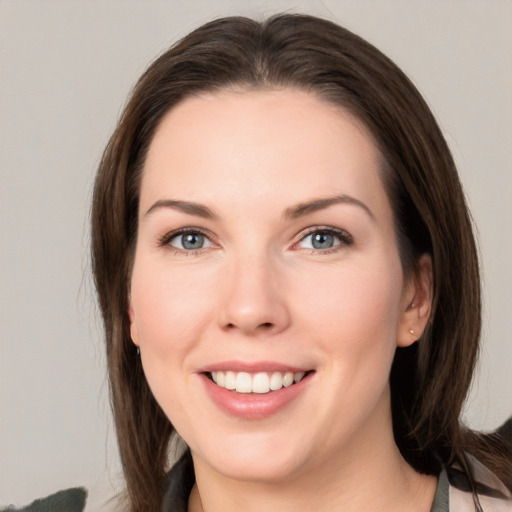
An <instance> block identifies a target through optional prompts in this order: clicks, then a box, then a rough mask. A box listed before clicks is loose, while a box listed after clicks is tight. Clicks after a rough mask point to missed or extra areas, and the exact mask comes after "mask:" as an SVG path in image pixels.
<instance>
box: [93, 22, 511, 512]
mask: <svg viewBox="0 0 512 512" xmlns="http://www.w3.org/2000/svg"><path fill="white" fill-rule="evenodd" d="M92 245H93V247H92V250H93V267H94V275H95V280H96V286H97V290H98V296H99V302H100V307H101V310H102V313H103V318H104V324H105V330H106V341H107V357H108V366H109V375H110V382H111V393H112V403H113V411H114V417H115V423H116V429H117V434H118V440H119V447H120V453H121V459H122V463H123V468H124V471H125V476H126V481H127V488H128V493H129V499H130V510H133V511H143V510H144V511H146V510H147V511H149V510H151V511H153V510H159V509H162V510H172V511H174V510H187V507H188V510H191V511H196V510H204V511H209V512H212V511H216V510H220V509H221V508H222V510H232V509H236V510H262V509H264V510H278V509H279V510H291V509H292V507H293V510H309V509H311V508H312V507H315V508H316V509H317V510H344V511H346V510H367V509H368V510H370V509H372V510H388V509H389V510H395V511H396V510H418V511H422V510H425V511H428V510H448V508H447V507H448V503H447V493H448V492H449V493H450V494H449V495H450V501H451V503H450V505H449V506H450V510H452V511H453V510H474V509H475V508H474V507H477V509H479V507H480V506H483V508H484V509H485V507H487V506H489V507H508V508H501V510H508V509H510V501H507V499H506V498H507V496H510V493H509V491H508V490H507V488H506V487H505V485H503V483H501V482H499V481H497V480H496V479H495V477H494V475H493V474H492V473H489V471H488V470H486V469H485V468H484V467H483V466H482V464H481V463H483V464H485V465H486V466H487V467H488V468H490V469H492V470H493V471H494V473H496V475H498V476H499V477H500V478H501V479H502V480H503V482H504V483H506V484H507V485H508V486H509V487H511V486H512V482H511V479H510V456H509V454H508V453H507V452H506V450H507V449H508V447H507V446H506V445H505V441H504V440H502V439H501V438H500V437H499V436H497V435H494V436H488V437H485V436H483V435H479V434H476V433H472V432H469V431H467V430H465V429H463V427H462V426H461V425H460V422H459V416H460V411H461V407H462V404H463V401H464V398H465V396H466V393H467V390H468V387H469V384H470V381H471V377H472V373H473V368H474V364H475V359H476V355H477V350H478V339H479V331H480V289H479V272H478V262H477V256H476V250H475V243H474V239H473V234H472V229H471V223H470V219H469V214H468V211H467V207H466V204H465V200H464V196H463V193H462V190H461V186H460V183H459V179H458V176H457V172H456V169H455V166H454V163H453V160H452V158H451V155H450V152H449V149H448V147H447V145H446V142H445V140H444V138H443V136H442V134H441V132H440V130H439V128H438V126H437V124H436V122H435V120H434V118H433V116H432V114H431V113H430V111H429V109H428V107H427V106H426V104H425V102H424V101H423V99H422V98H421V96H420V95H419V93H418V92H417V91H416V89H415V88H414V86H413V85H412V84H411V83H410V82H409V80H408V79H407V78H406V77H405V76H404V74H403V73H402V72H401V71H400V70H399V69H397V67H396V66H395V65H394V64H393V63H392V62H391V61H390V60H389V59H388V58H386V57H385V56H383V55H382V54H381V53H380V52H379V51H378V50H376V49H375V48H374V47H372V46H371V45H370V44H368V43H367V42H365V41H363V40H362V39H360V38H359V37H357V36H355V35H354V34H352V33H350V32H348V31H346V30H344V29H342V28H340V27H338V26H337V25H334V24H332V23H330V22H327V21H324V20H320V19H316V18H312V17H308V16H298V15H281V16H277V17H274V18H271V19H270V20H268V21H266V22H264V23H262V24H260V23H257V22H255V21H252V20H249V19H245V18H227V19H222V20H218V21H214V22H212V23H209V24H207V25H205V26H203V27H200V28H199V29H197V30H196V31H194V32H192V33H191V34H190V35H189V36H187V37H185V38H184V39H183V40H182V41H180V42H179V43H178V44H177V45H176V46H175V47H173V48H171V49H170V50H169V51H168V52H166V53H165V54H163V55H162V56H161V57H160V58H158V59H157V60H156V61H155V62H154V63H153V64H152V65H151V66H150V67H149V69H148V70H147V71H146V72H145V74H144V75H143V76H142V77H141V79H140V80H139V82H138V84H137V86H136V87H135V90H134V91H133V93H132V96H131V98H130V100H129V102H128V104H127V106H126V108H125V111H124V113H123V115H122V117H121V120H120V122H119V125H118V128H117V129H116V131H115V133H114V135H113V136H112V138H111V140H110V142H109V145H108V146H107V149H106V151H105V154H104V157H103V160H102V162H101V165H100V168H99V172H98V176H97V180H96V186H95V192H94V202H93V211H92ZM178 434H179V435H180V436H181V437H182V438H183V440H184V441H185V443H186V445H187V448H186V449H185V452H184V453H183V455H182V457H181V459H180V461H179V462H178V463H177V464H176V465H175V466H174V467H173V469H172V470H171V471H170V472H169V474H168V475H167V477H166V471H167V470H168V461H169V445H170V441H171V440H172V439H175V438H176V436H177V435H178ZM448 478H449V482H448ZM482 480H483V482H482ZM449 483H450V484H451V485H450V487H449ZM457 489H458V490H457ZM465 491H469V492H465ZM486 494H487V495H489V494H490V495H492V496H493V497H489V496H486ZM468 497H469V498H468ZM468 499H469V500H470V501H469V502H468ZM489 500H490V501H489ZM459 502H460V503H459ZM473 502H474V505H473ZM465 507H466V508H465ZM467 507H470V508H467ZM471 507H472V508H471ZM492 509H493V510H494V509H496V510H498V509H497V508H492ZM489 510H491V508H489Z"/></svg>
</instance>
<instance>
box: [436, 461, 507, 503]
mask: <svg viewBox="0 0 512 512" xmlns="http://www.w3.org/2000/svg"><path fill="white" fill-rule="evenodd" d="M468 459H469V463H470V464H471V469H472V471H473V474H474V480H475V482H476V484H475V490H476V492H477V495H478V499H479V502H480V506H481V511H482V512H512V495H511V493H510V491H509V490H508V489H507V488H506V487H505V485H503V483H502V482H501V481H500V480H499V479H498V478H497V477H496V475H494V474H493V473H492V472H491V471H489V469H487V468H486V467H485V466H484V465H483V464H481V463H480V462H479V461H478V460H476V459H475V458H474V457H472V456H471V455H468ZM472 491H473V489H472V485H471V482H470V480H469V478H468V477H467V476H466V474H465V473H464V472H463V471H462V470H461V469H460V468H459V467H457V466H453V467H450V468H446V469H444V470H443V471H442V473H441V475H440V476H439V482H438V487H437V491H436V496H435V500H434V505H433V507H432V511H431V512H480V511H479V510H478V509H477V508H476V506H475V501H474V499H473V492H472Z"/></svg>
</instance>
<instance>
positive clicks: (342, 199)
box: [145, 195, 375, 220]
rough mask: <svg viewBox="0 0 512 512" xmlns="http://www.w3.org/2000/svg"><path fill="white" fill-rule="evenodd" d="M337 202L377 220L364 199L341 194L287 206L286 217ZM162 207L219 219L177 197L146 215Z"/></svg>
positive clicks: (167, 200) (310, 211)
mask: <svg viewBox="0 0 512 512" xmlns="http://www.w3.org/2000/svg"><path fill="white" fill-rule="evenodd" d="M335 204H351V205H355V206H359V207H360V208H362V209H363V210H364V211H365V212H366V213H367V214H368V216H369V217H370V218H371V219H372V220H375V215H374V214H373V212H372V211H371V210H370V208H368V206H366V205H365V204H364V203H363V202H362V201H360V200H359V199H356V198H355V197H351V196H347V195H340V196H333V197H326V198H320V199H312V200H311V201H306V202H303V203H299V204H297V205H295V206H291V207H290V208H287V209H286V210H285V211H284V213H283V217H284V218H289V219H297V218H299V217H304V216H306V215H309V214H311V213H314V212H317V211H319V210H324V209H326V208H329V207H330V206H333V205H335ZM160 208H171V209H174V210H179V211H182V212H183V213H187V214H189V215H195V216H197V217H201V218H203V219H211V220H214V219H217V218H218V217H217V215H216V214H215V213H214V212H213V211H212V210H210V208H208V207H207V206H204V205H202V204H199V203H194V202H192V201H180V200H176V199H160V200H158V201H156V203H154V204H153V205H152V206H151V207H150V208H149V210H148V211H147V212H146V213H145V215H149V214H151V213H152V212H154V211H155V210H158V209H160Z"/></svg>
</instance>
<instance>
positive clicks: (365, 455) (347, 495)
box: [189, 418, 436, 512]
mask: <svg viewBox="0 0 512 512" xmlns="http://www.w3.org/2000/svg"><path fill="white" fill-rule="evenodd" d="M381 425H382V424H381ZM356 437H357V438H358V439H351V441H350V443H347V446H345V447H342V448H341V449H340V450H339V453H333V454H332V457H331V458H330V459H329V460H328V461H322V463H321V464H317V465H316V466H310V467H309V468H308V469H307V471H304V472H301V473H297V474H294V475H290V476H289V477H287V478H286V479H282V480H279V481H278V482H273V481H271V482H266V481H265V482H261V481H257V482H254V481H240V480H236V479H233V478H228V477H226V476H224V475H222V474H220V473H218V472H216V471H215V470H213V469H212V468H211V467H210V466H209V465H207V464H205V463H204V461H201V460H200V459H199V458H198V457H196V456H194V455H193V457H194V467H195V472H196V482H197V484H196V486H195V487H194V489H193V491H192V494H191V496H190V501H189V512H235V511H236V512H238V511H240V510H244V511H246V512H261V511H263V510H264V511H265V512H301V511H310V510H315V511H317V512H333V511H343V512H360V511H361V510H379V511H380V512H388V511H389V512H391V511H393V512H401V511H404V512H405V511H407V512H410V511H415V512H429V511H430V509H431V506H432V502H433V498H434V494H435V488H436V478H435V477H432V476H427V475H420V474H419V473H417V472H416V471H415V470H414V469H413V468H412V467H411V466H409V464H407V462H406V461H405V460H404V459H403V457H402V456H401V454H400V452H399V450H398V448H397V446H396V444H395V442H394V438H393V432H392V428H391V419H390V418H389V421H388V424H387V428H386V429H384V430H383V429H382V428H381V429H380V430H378V431H376V432H363V431H362V430H361V431H360V432H358V435H357V436H356Z"/></svg>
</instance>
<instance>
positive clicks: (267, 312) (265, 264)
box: [219, 256, 290, 336]
mask: <svg viewBox="0 0 512 512" xmlns="http://www.w3.org/2000/svg"><path fill="white" fill-rule="evenodd" d="M277 267H278V265H277V264H276V262H273V261H272V258H271V257H270V256H262V257H254V256H249V257H245V258H244V257H239V258H236V260H235V261H233V262H231V263H230V264H229V265H227V268H226V272H225V274H224V275H223V277H222V282H221V287H222V289H223V294H222V297H223V299H222V301H221V304H220V311H219V323H220V326H221V328H222V329H224V330H230V331H237V332H240V333H243V334H245V335H247V336H255V335H263V334H267V335H273V334H277V333H279V332H282V331H283V330H285V329H286V328H287V327H288V326H289V324H290V311H289V308H288V304H287V300H286V287H285V285H284V279H283V276H282V275H281V274H280V272H279V270H278V268H277Z"/></svg>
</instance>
